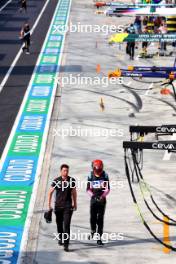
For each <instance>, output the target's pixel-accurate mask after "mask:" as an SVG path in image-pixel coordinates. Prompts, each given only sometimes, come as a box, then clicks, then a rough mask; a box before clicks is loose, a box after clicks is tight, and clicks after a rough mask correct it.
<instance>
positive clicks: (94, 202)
mask: <svg viewBox="0 0 176 264" xmlns="http://www.w3.org/2000/svg"><path fill="white" fill-rule="evenodd" d="M109 191H110V185H109V177H108V174H107V173H106V172H105V171H104V170H103V162H102V161H101V160H94V161H93V162H92V171H91V173H90V175H89V176H88V182H87V192H88V193H89V195H90V196H91V201H90V225H91V236H92V238H93V236H94V234H95V233H96V234H97V235H98V239H97V244H98V245H103V242H102V239H101V237H102V235H103V226H104V213H105V207H106V196H107V195H108V193H109Z"/></svg>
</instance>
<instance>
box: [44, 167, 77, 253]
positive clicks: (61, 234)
mask: <svg viewBox="0 0 176 264" xmlns="http://www.w3.org/2000/svg"><path fill="white" fill-rule="evenodd" d="M60 173H61V175H60V176H59V177H57V178H55V179H54V180H53V182H52V184H51V188H50V191H49V195H48V206H49V210H51V209H52V207H51V200H52V195H53V193H54V191H55V207H54V212H55V215H56V224H57V232H58V244H59V245H63V244H64V250H65V251H67V252H68V251H69V240H70V224H71V217H72V214H73V210H77V192H76V181H75V179H74V178H72V177H70V176H69V175H68V173H69V166H68V165H67V164H63V165H61V168H60Z"/></svg>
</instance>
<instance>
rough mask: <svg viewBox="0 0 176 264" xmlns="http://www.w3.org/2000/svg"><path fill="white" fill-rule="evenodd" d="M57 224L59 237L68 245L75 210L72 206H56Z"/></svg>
mask: <svg viewBox="0 0 176 264" xmlns="http://www.w3.org/2000/svg"><path fill="white" fill-rule="evenodd" d="M55 214H56V225H57V232H58V235H59V239H60V240H61V241H63V242H64V245H68V244H69V241H70V224H71V217H72V214H73V210H72V208H70V207H66V208H56V209H55Z"/></svg>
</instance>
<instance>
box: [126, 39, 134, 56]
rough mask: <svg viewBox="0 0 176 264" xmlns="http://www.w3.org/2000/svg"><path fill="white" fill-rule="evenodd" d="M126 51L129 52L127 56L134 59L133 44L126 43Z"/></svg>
mask: <svg viewBox="0 0 176 264" xmlns="http://www.w3.org/2000/svg"><path fill="white" fill-rule="evenodd" d="M128 50H129V53H128V54H129V55H130V57H131V58H134V50H135V42H130V43H128Z"/></svg>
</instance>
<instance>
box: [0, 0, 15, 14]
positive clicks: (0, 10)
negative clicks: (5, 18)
mask: <svg viewBox="0 0 176 264" xmlns="http://www.w3.org/2000/svg"><path fill="white" fill-rule="evenodd" d="M11 2H12V0H9V1H8V2H7V3H5V5H3V6H2V7H1V8H0V12H2V10H3V9H4V8H6V6H8V5H9V4H10V3H11Z"/></svg>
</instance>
